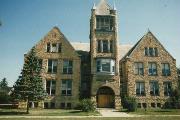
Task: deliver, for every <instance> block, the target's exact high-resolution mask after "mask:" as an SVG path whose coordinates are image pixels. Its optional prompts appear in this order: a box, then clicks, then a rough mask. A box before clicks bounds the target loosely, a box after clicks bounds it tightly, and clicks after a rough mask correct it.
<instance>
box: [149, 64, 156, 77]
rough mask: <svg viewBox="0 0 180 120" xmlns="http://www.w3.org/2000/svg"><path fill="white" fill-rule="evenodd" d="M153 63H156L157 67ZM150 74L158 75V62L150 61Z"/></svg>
mask: <svg viewBox="0 0 180 120" xmlns="http://www.w3.org/2000/svg"><path fill="white" fill-rule="evenodd" d="M153 65H155V68H154V67H153ZM150 71H151V72H150ZM154 72H155V73H154ZM148 75H149V76H157V75H158V71H157V63H156V62H149V63H148Z"/></svg>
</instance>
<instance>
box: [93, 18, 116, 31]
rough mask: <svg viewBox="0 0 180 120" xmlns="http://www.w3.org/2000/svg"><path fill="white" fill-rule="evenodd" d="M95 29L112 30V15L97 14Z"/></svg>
mask: <svg viewBox="0 0 180 120" xmlns="http://www.w3.org/2000/svg"><path fill="white" fill-rule="evenodd" d="M96 29H97V30H113V17H112V16H97V17H96Z"/></svg>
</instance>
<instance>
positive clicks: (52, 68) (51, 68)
mask: <svg viewBox="0 0 180 120" xmlns="http://www.w3.org/2000/svg"><path fill="white" fill-rule="evenodd" d="M57 62H58V61H57V60H51V59H49V60H48V73H57Z"/></svg>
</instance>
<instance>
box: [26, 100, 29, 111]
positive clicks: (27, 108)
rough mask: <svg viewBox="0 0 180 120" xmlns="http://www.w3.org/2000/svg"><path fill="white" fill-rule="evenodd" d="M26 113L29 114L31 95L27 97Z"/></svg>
mask: <svg viewBox="0 0 180 120" xmlns="http://www.w3.org/2000/svg"><path fill="white" fill-rule="evenodd" d="M26 113H27V114H29V97H28V98H27V107H26Z"/></svg>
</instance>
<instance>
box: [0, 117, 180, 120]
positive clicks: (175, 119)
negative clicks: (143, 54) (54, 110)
mask: <svg viewBox="0 0 180 120" xmlns="http://www.w3.org/2000/svg"><path fill="white" fill-rule="evenodd" d="M31 119H32V118H29V119H28V120H31ZM0 120H27V118H12V119H9V118H7V119H5V118H3V119H0ZM33 120H180V117H153V116H152V117H133V118H61V119H60V118H44V119H43V118H33Z"/></svg>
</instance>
